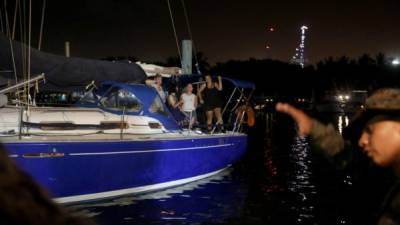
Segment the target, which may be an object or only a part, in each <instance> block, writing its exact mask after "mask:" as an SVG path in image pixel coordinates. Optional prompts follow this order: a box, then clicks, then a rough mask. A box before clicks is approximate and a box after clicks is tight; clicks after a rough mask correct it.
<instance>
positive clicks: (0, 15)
mask: <svg viewBox="0 0 400 225" xmlns="http://www.w3.org/2000/svg"><path fill="white" fill-rule="evenodd" d="M1 11H2V10H1V7H0V27H1V33H3V34H5V32H4V26H3V13H2V12H1Z"/></svg>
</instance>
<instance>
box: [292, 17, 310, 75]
mask: <svg viewBox="0 0 400 225" xmlns="http://www.w3.org/2000/svg"><path fill="white" fill-rule="evenodd" d="M300 30H301V38H300V45H299V47H298V48H296V54H295V55H294V56H293V57H292V60H291V62H292V63H295V64H299V65H300V66H301V67H302V68H304V65H305V63H306V59H305V41H306V30H308V27H307V26H305V25H303V26H302V27H301V28H300Z"/></svg>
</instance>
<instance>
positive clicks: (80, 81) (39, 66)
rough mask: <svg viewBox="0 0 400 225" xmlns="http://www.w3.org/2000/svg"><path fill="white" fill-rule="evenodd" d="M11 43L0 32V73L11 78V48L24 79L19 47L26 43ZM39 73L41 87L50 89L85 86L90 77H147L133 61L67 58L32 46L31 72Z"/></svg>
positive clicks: (140, 80)
mask: <svg viewBox="0 0 400 225" xmlns="http://www.w3.org/2000/svg"><path fill="white" fill-rule="evenodd" d="M11 43H12V48H11V45H10V41H9V38H7V37H6V36H4V35H3V34H2V33H0V49H1V51H0V76H1V77H3V78H6V79H10V80H12V81H14V80H15V78H14V72H13V71H14V66H13V61H12V52H13V53H14V58H15V67H16V74H17V76H18V77H19V79H23V77H24V74H23V71H22V68H23V57H22V51H23V50H26V49H27V46H26V45H24V44H21V43H19V42H16V41H12V42H11ZM11 49H13V51H11ZM41 73H44V74H45V78H46V83H45V84H44V86H43V88H44V89H51V90H79V89H83V88H85V86H86V85H88V84H89V83H91V82H92V81H94V82H95V83H96V84H100V83H101V82H102V81H106V80H115V81H119V82H127V83H143V82H144V80H145V79H146V74H145V72H144V71H143V69H142V68H141V67H140V66H138V65H136V64H135V63H132V64H126V63H118V62H115V63H114V62H109V61H103V60H94V59H83V58H77V57H70V58H67V57H64V56H59V55H54V54H49V53H45V52H41V51H39V50H37V49H33V48H31V73H30V74H31V76H32V77H33V76H35V75H38V74H41Z"/></svg>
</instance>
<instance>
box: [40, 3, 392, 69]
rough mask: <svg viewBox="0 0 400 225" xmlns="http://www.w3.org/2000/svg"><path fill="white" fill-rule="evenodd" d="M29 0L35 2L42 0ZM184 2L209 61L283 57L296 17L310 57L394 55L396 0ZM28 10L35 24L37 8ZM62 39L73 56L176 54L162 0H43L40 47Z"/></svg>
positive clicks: (53, 48) (179, 23)
mask: <svg viewBox="0 0 400 225" xmlns="http://www.w3.org/2000/svg"><path fill="white" fill-rule="evenodd" d="M33 2H34V4H35V7H36V8H40V7H41V1H33ZM170 2H171V4H172V8H173V12H174V16H175V20H176V27H177V29H178V36H179V38H180V39H185V38H188V32H187V28H186V25H185V20H184V13H183V9H182V6H181V1H180V0H170ZM185 3H186V7H187V10H188V14H189V18H190V23H191V29H192V32H193V38H194V41H195V44H196V46H197V49H198V50H199V51H202V52H204V53H205V55H206V57H207V58H208V59H209V61H210V62H211V63H215V62H223V61H226V60H229V59H248V58H250V57H253V58H273V59H279V60H283V61H289V60H290V58H291V57H292V56H293V54H294V51H295V48H296V47H297V46H298V44H299V41H300V26H301V25H303V24H306V25H308V26H309V27H310V30H309V33H308V35H307V40H306V54H307V58H308V59H309V61H310V62H311V63H316V62H317V61H319V60H321V59H324V58H326V57H329V56H333V57H338V56H343V55H346V56H349V57H357V56H360V55H361V54H363V53H369V54H371V55H374V54H376V53H378V52H383V53H385V54H386V55H388V56H390V57H395V56H399V55H400V13H399V12H400V1H399V0H381V1H376V0H374V1H373V0H364V1H321V0H310V1H287V0H280V1H267V0H265V1H254V0H253V1H252V0H248V1H232V0H197V1H195V0H191V1H189V0H185ZM33 17H34V18H36V20H37V21H36V22H35V24H37V25H38V24H39V18H40V11H39V10H34V13H33ZM37 25H36V28H35V29H37ZM269 27H273V28H274V29H275V31H274V32H269V31H268V28H269ZM35 32H36V33H37V31H35ZM34 35H35V33H34ZM66 40H68V41H70V42H71V54H72V55H73V56H79V57H89V58H103V57H106V56H135V57H136V58H138V59H141V60H143V61H148V62H154V61H164V60H165V59H166V58H167V57H169V56H176V55H177V50H176V44H175V39H174V35H173V31H172V27H171V22H170V17H169V11H168V6H167V3H166V0H140V1H139V0H74V1H71V0H70V1H67V0H48V1H47V9H46V20H45V28H44V42H43V50H44V51H48V52H52V53H57V54H63V47H64V44H63V43H64V41H66ZM266 45H269V46H270V49H268V50H267V49H266V48H265V46H266Z"/></svg>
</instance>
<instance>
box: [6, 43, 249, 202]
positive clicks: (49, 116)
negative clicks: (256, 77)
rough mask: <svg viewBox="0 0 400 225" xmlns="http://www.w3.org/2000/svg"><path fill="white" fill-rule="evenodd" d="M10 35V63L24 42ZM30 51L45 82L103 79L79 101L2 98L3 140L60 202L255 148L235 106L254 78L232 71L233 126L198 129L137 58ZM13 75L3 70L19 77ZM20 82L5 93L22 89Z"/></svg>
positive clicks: (187, 172) (124, 188)
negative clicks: (58, 103)
mask: <svg viewBox="0 0 400 225" xmlns="http://www.w3.org/2000/svg"><path fill="white" fill-rule="evenodd" d="M8 44H9V40H8V38H7V37H5V36H4V35H0V47H1V49H2V51H1V52H0V70H3V71H4V70H13V69H15V68H17V67H18V65H19V64H22V62H21V60H20V57H19V56H18V52H21V51H20V50H21V48H23V44H21V43H18V42H15V41H13V42H12V48H10V46H9V45H8ZM3 49H4V51H3ZM11 49H13V50H14V52H15V53H16V54H14V57H15V58H14V62H15V63H13V61H12V60H11V59H10V57H11ZM31 51H32V54H31V55H32V59H31V60H32V74H44V77H45V80H46V83H45V84H41V86H42V87H43V88H45V89H46V88H47V89H53V90H55V89H60V90H63V89H78V88H83V89H85V87H86V86H88V84H93V86H96V88H89V90H86V92H85V95H84V96H83V97H82V98H81V100H80V101H78V103H77V104H76V105H74V106H73V107H43V106H42V107H38V106H34V105H26V104H19V103H18V101H13V99H9V100H8V103H9V104H7V105H4V106H2V107H1V108H0V141H1V142H2V144H3V145H4V147H5V149H6V150H7V151H8V154H9V157H10V158H12V159H13V160H14V161H15V162H16V163H17V164H18V165H19V166H20V167H21V168H22V169H23V170H24V171H26V172H27V173H28V174H29V175H30V176H32V177H33V178H34V179H35V180H36V181H37V182H39V183H40V184H41V185H42V186H43V187H44V188H45V189H46V190H47V191H48V192H49V193H50V194H51V196H53V197H54V199H55V200H56V201H58V202H60V203H71V202H79V201H91V200H96V199H102V198H109V197H115V196H120V195H125V194H132V193H142V192H148V191H153V190H158V189H164V188H168V187H173V186H177V185H181V184H185V183H188V182H192V181H196V180H199V179H203V178H206V177H209V176H212V175H214V174H217V173H219V172H221V171H223V170H225V169H226V168H228V167H229V166H231V165H232V164H233V163H235V162H236V161H237V160H239V159H240V157H241V156H242V155H243V154H244V153H245V151H246V147H247V135H246V134H245V133H243V132H241V131H242V128H243V120H244V115H243V114H240V115H239V114H238V115H237V116H236V114H235V109H237V108H238V107H239V105H240V104H248V99H249V97H250V95H251V94H252V91H253V90H254V84H252V83H250V82H245V81H238V80H233V79H229V78H225V79H224V82H229V83H230V84H231V85H232V86H233V87H234V88H233V91H232V94H231V95H230V97H229V101H228V103H227V105H226V107H225V108H224V112H226V114H234V115H235V116H234V120H233V122H232V124H233V126H232V128H231V129H230V130H229V131H227V132H225V133H203V132H195V131H193V130H190V129H187V128H183V127H182V126H180V124H179V123H178V122H177V121H176V119H175V118H174V117H173V116H172V114H171V112H170V111H169V109H168V108H167V107H166V105H165V104H164V103H163V102H162V101H161V98H160V96H159V95H158V93H157V92H156V90H155V89H153V88H152V87H149V86H146V85H145V84H144V83H143V81H144V79H145V78H146V74H145V73H144V71H143V69H142V68H141V67H140V66H138V65H135V64H132V65H130V64H122V63H112V62H105V61H100V60H90V59H82V58H66V57H62V56H56V55H52V54H48V53H43V52H39V51H37V50H35V49H31ZM14 65H17V66H14ZM20 73H21V71H16V74H20ZM6 75H7V74H6ZM6 75H4V74H2V76H3V77H5V78H6V79H10V77H9V76H8V77H7V76H6ZM11 77H12V76H11ZM197 78H198V77H197ZM197 78H196V77H195V76H191V78H190V79H191V80H193V79H194V80H196V79H197ZM38 80H39V79H35V80H34V81H33V82H34V83H36V82H39V81H38ZM25 82H28V84H29V83H30V80H28V81H25ZM16 85H17V86H16V87H14V88H13V87H11V88H10V87H7V88H3V89H0V93H3V94H5V93H10V91H12V90H18V87H19V86H18V83H17V84H16ZM28 86H29V85H28ZM31 86H37V85H36V84H31ZM246 90H250V91H249V92H250V94H248V93H249V92H246ZM246 93H247V94H246ZM3 96H4V95H3ZM8 96H10V95H8ZM228 105H230V106H231V110H228V108H229V107H228ZM242 113H244V112H242Z"/></svg>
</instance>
